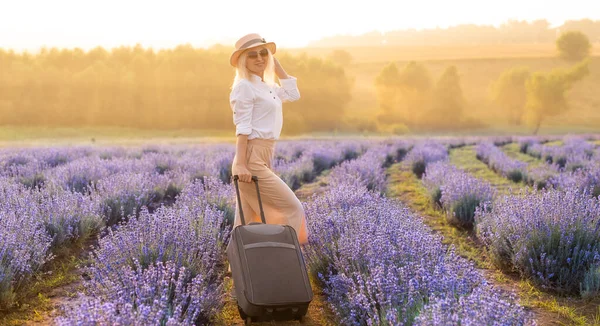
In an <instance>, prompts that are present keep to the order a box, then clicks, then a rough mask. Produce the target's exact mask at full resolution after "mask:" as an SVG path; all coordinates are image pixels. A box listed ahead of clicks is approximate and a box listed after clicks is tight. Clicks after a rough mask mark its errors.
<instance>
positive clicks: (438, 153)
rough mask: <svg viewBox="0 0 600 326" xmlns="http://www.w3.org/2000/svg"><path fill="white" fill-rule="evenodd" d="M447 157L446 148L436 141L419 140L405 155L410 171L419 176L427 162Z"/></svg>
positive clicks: (423, 171)
mask: <svg viewBox="0 0 600 326" xmlns="http://www.w3.org/2000/svg"><path fill="white" fill-rule="evenodd" d="M446 159H448V148H447V147H446V146H444V145H442V144H440V143H437V142H421V143H418V144H416V145H415V146H414V147H413V148H412V149H411V151H410V152H409V153H408V154H407V156H406V162H407V163H408V164H410V166H411V168H412V171H413V173H414V174H416V175H417V177H419V178H421V177H422V176H423V173H425V169H426V168H427V164H429V163H433V162H437V161H442V160H446Z"/></svg>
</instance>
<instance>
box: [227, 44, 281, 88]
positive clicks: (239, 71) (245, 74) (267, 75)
mask: <svg viewBox="0 0 600 326" xmlns="http://www.w3.org/2000/svg"><path fill="white" fill-rule="evenodd" d="M264 49H267V52H269V57H268V58H267V66H266V67H265V72H264V76H263V80H264V81H265V83H266V84H267V85H269V86H274V85H275V60H273V54H272V53H271V51H270V50H269V49H268V48H266V47H264ZM255 50H256V51H259V49H255ZM259 55H260V54H259ZM247 58H248V51H247V50H246V51H244V52H242V54H240V57H239V58H238V61H237V67H236V68H235V78H234V79H233V84H232V86H231V87H233V86H235V85H236V84H237V83H239V82H240V80H242V79H246V80H250V74H252V72H250V70H248V68H247V67H246V59H247Z"/></svg>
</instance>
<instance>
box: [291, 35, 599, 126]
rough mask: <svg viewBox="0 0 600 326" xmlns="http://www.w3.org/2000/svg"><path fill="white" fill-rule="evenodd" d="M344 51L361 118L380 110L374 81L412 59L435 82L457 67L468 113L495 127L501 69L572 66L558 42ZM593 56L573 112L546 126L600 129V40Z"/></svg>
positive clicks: (501, 121)
mask: <svg viewBox="0 0 600 326" xmlns="http://www.w3.org/2000/svg"><path fill="white" fill-rule="evenodd" d="M343 50H346V51H348V52H349V53H350V54H351V55H352V58H353V62H352V63H351V64H350V65H348V66H346V67H345V69H346V73H347V74H348V75H349V76H351V77H353V78H354V89H353V92H352V99H351V101H350V103H349V105H348V109H347V112H348V114H349V115H351V116H355V117H361V116H364V115H365V113H372V112H373V111H376V110H378V103H377V98H376V94H375V86H374V81H375V77H376V76H377V75H378V74H379V73H380V72H381V70H382V69H383V67H385V66H386V65H387V64H389V63H390V62H395V63H396V65H397V66H398V68H399V69H403V67H404V66H405V65H406V64H407V63H408V62H410V61H417V62H420V63H423V64H425V66H426V67H427V69H428V70H429V72H430V74H431V77H432V80H433V82H434V83H435V82H436V81H437V80H438V78H439V77H440V76H441V74H442V72H443V71H444V70H445V69H446V68H447V67H448V66H451V65H454V66H456V67H457V69H458V72H459V76H460V78H461V86H462V90H463V93H464V95H465V98H466V100H467V102H468V109H467V113H466V115H467V116H470V117H474V118H477V119H480V120H481V121H482V122H484V123H487V124H494V125H495V128H500V129H503V128H507V127H509V126H507V125H506V118H505V116H504V115H503V114H502V112H501V110H500V109H499V108H497V107H495V106H494V105H493V104H491V103H490V96H489V93H490V85H491V84H492V83H493V82H494V81H495V80H496V79H498V77H499V76H500V75H501V74H502V72H504V71H506V70H508V69H510V68H513V67H528V68H529V69H530V71H532V72H537V71H542V72H549V71H551V70H552V69H554V68H558V67H562V68H568V67H569V66H571V65H572V63H569V62H567V61H565V60H562V59H560V58H558V57H557V52H556V48H555V46H554V44H502V45H472V46H469V45H464V46H403V47H400V46H395V47H385V46H382V47H349V48H343ZM332 51H333V49H330V48H329V49H327V48H306V49H288V50H285V51H282V52H288V53H291V54H300V53H303V52H305V53H307V54H308V55H310V56H319V57H327V56H328V55H329V54H330V53H331V52H332ZM592 56H593V57H592V62H591V65H590V75H589V76H587V77H586V78H585V79H584V80H582V81H581V82H579V83H577V84H575V86H574V87H573V89H572V90H571V91H570V92H569V93H568V101H569V104H570V107H571V110H569V111H568V112H567V113H565V114H563V115H561V116H558V117H554V118H550V119H548V120H547V121H545V122H544V124H543V125H542V128H544V126H548V127H550V129H553V128H561V126H564V125H567V126H577V127H581V128H596V130H600V92H598V89H600V44H594V46H593V49H592ZM563 129H564V128H563ZM541 132H544V131H543V130H542V131H541ZM547 132H549V131H547ZM550 133H551V131H550Z"/></svg>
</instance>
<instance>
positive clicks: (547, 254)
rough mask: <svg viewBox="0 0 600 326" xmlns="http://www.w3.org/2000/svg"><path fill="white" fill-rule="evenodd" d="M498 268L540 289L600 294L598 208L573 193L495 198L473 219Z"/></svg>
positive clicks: (584, 196) (599, 204) (591, 199)
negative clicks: (515, 271)
mask: <svg viewBox="0 0 600 326" xmlns="http://www.w3.org/2000/svg"><path fill="white" fill-rule="evenodd" d="M475 220H476V224H477V235H478V237H479V238H480V239H482V241H483V242H484V244H485V245H486V246H487V247H488V248H489V250H490V252H491V254H492V257H493V259H494V261H495V263H496V265H497V266H499V267H500V268H502V269H504V270H508V271H511V270H513V269H516V270H517V271H519V273H521V275H522V276H523V277H527V278H530V279H532V280H534V282H535V283H536V284H538V285H539V286H540V287H541V288H544V289H547V290H552V291H555V292H559V293H563V294H580V295H582V296H595V295H598V294H600V230H599V229H598V228H599V226H600V202H599V198H597V197H596V198H594V197H590V196H589V194H587V193H585V192H581V191H578V190H576V189H574V188H570V189H566V190H564V191H562V190H547V191H540V192H526V193H521V194H518V195H512V196H503V197H499V198H497V199H496V200H495V201H494V203H493V205H492V207H491V208H490V209H485V208H484V209H481V210H478V211H477V213H476V216H475Z"/></svg>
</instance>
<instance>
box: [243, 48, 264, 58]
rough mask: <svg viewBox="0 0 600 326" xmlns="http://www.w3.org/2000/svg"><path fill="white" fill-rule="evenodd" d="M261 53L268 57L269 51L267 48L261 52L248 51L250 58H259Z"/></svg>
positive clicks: (262, 55)
mask: <svg viewBox="0 0 600 326" xmlns="http://www.w3.org/2000/svg"><path fill="white" fill-rule="evenodd" d="M259 54H260V56H261V57H263V58H266V57H268V56H269V51H268V50H267V49H262V50H260V51H259V52H256V51H250V52H248V58H250V59H256V58H258V55H259Z"/></svg>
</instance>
